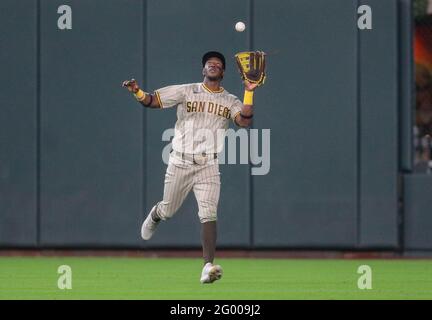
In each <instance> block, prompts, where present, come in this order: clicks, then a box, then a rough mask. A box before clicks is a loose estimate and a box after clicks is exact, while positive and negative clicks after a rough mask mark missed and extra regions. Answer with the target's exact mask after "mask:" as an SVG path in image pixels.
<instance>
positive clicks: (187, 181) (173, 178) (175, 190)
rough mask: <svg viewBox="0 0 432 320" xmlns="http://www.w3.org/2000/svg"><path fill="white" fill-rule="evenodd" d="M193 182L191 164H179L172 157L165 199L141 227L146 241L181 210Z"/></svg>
mask: <svg viewBox="0 0 432 320" xmlns="http://www.w3.org/2000/svg"><path fill="white" fill-rule="evenodd" d="M192 181H193V169H192V167H191V164H189V163H186V162H179V161H178V159H173V156H171V157H170V161H169V164H168V168H167V171H166V174H165V183H164V195H163V199H162V201H159V202H158V203H157V204H156V205H155V206H153V208H152V209H151V211H150V213H149V214H148V216H147V218H146V219H145V221H144V223H143V224H142V227H141V237H142V238H143V239H144V240H148V239H150V238H151V237H152V235H153V233H154V232H155V230H156V227H157V226H158V224H159V222H160V221H161V220H168V219H170V218H171V217H172V216H173V215H174V214H175V212H176V211H177V210H178V209H179V208H180V206H181V205H182V203H183V201H184V199H185V198H186V196H187V195H188V193H189V192H190V190H191V188H192Z"/></svg>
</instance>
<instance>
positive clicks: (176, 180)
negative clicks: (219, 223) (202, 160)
mask: <svg viewBox="0 0 432 320" xmlns="http://www.w3.org/2000/svg"><path fill="white" fill-rule="evenodd" d="M192 189H193V192H194V194H195V198H196V200H197V203H198V216H199V219H200V222H201V223H204V222H209V221H216V220H217V206H218V202H219V194H220V173H219V162H218V159H211V160H209V161H208V162H207V163H206V164H195V163H193V161H191V160H189V159H184V160H183V159H182V158H181V157H179V156H178V155H177V154H176V152H175V151H173V152H171V154H170V159H169V163H168V168H167V171H166V174H165V186H164V195H163V200H162V201H160V202H158V204H157V208H156V210H157V214H158V215H159V217H160V218H161V219H162V220H167V219H169V218H171V217H172V216H173V215H174V214H175V213H176V211H177V210H178V209H179V208H180V206H181V205H182V203H183V201H184V200H185V198H186V196H187V195H188V194H189V192H190V191H191V190H192Z"/></svg>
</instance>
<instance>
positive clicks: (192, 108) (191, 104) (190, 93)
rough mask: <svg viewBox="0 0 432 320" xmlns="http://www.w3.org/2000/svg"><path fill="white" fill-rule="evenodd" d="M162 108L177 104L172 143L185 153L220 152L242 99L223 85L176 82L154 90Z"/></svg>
mask: <svg viewBox="0 0 432 320" xmlns="http://www.w3.org/2000/svg"><path fill="white" fill-rule="evenodd" d="M155 95H156V98H157V99H158V100H159V104H160V105H161V106H162V108H170V107H175V106H177V122H176V124H175V130H174V138H173V141H172V146H173V149H174V150H175V151H178V152H184V153H193V154H200V153H203V152H205V153H219V152H221V151H222V149H223V142H224V137H225V130H226V129H227V128H228V122H229V120H230V119H232V120H234V119H235V117H236V116H237V114H238V113H239V112H240V110H241V107H242V105H243V103H242V102H241V101H240V100H239V99H238V98H237V97H236V96H234V95H232V94H230V93H229V92H227V91H226V90H225V89H223V88H221V89H220V90H219V91H212V90H210V89H209V88H208V87H207V86H205V84H203V83H191V84H181V85H173V86H168V87H164V88H161V89H158V90H156V91H155Z"/></svg>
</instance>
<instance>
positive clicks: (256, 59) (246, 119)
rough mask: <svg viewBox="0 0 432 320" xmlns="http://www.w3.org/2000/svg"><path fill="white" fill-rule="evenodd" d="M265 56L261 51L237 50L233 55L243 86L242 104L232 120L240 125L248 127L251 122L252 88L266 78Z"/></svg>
mask: <svg viewBox="0 0 432 320" xmlns="http://www.w3.org/2000/svg"><path fill="white" fill-rule="evenodd" d="M265 57H266V54H265V53H264V52H262V51H250V52H249V51H248V52H239V53H237V54H236V55H235V59H236V63H237V67H238V70H239V72H240V75H241V77H242V79H243V80H244V86H245V92H244V98H243V105H242V106H241V110H240V112H237V115H236V117H235V119H234V122H235V123H236V124H237V125H239V126H241V127H248V126H250V125H251V123H252V117H253V94H254V90H255V89H256V87H258V86H260V85H262V84H263V83H264V81H265V78H266V73H265V69H266V68H265V65H266V62H265V60H266V59H265Z"/></svg>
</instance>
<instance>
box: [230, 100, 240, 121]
mask: <svg viewBox="0 0 432 320" xmlns="http://www.w3.org/2000/svg"><path fill="white" fill-rule="evenodd" d="M242 106H243V103H242V102H241V101H240V100H239V98H237V97H236V98H235V99H234V102H233V104H232V106H231V119H232V120H233V121H234V120H235V118H236V117H237V115H238V114H239V113H240V111H241V108H242Z"/></svg>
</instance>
